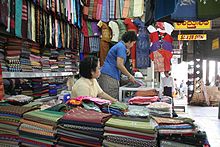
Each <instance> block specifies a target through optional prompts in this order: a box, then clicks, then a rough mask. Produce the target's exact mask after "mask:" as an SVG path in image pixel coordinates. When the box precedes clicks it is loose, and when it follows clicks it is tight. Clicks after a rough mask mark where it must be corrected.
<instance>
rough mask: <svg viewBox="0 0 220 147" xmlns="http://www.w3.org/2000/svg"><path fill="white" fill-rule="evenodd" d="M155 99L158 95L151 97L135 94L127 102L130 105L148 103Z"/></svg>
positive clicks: (157, 99) (157, 98) (156, 99)
mask: <svg viewBox="0 0 220 147" xmlns="http://www.w3.org/2000/svg"><path fill="white" fill-rule="evenodd" d="M157 101H159V97H158V96H152V97H142V96H136V97H133V98H131V99H129V100H128V103H129V104H132V105H149V104H151V103H153V102H157Z"/></svg>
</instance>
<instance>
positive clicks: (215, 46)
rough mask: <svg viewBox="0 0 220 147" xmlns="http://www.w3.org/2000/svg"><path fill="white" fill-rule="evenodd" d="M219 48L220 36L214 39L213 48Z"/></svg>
mask: <svg viewBox="0 0 220 147" xmlns="http://www.w3.org/2000/svg"><path fill="white" fill-rule="evenodd" d="M216 49H219V38H216V39H214V40H212V50H216Z"/></svg>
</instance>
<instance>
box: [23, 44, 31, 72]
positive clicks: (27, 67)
mask: <svg viewBox="0 0 220 147" xmlns="http://www.w3.org/2000/svg"><path fill="white" fill-rule="evenodd" d="M30 48H31V44H30V43H28V42H24V43H23V46H22V48H21V59H20V62H21V70H22V71H24V72H32V66H31V61H30V54H31V50H30Z"/></svg>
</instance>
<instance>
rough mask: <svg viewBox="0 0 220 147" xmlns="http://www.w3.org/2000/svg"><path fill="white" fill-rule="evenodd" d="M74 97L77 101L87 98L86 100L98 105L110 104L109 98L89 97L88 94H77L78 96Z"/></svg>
mask: <svg viewBox="0 0 220 147" xmlns="http://www.w3.org/2000/svg"><path fill="white" fill-rule="evenodd" d="M75 99H76V100H77V101H80V100H83V101H86V100H88V101H91V102H94V103H96V104H98V105H104V104H111V101H109V100H105V99H100V98H93V97H90V96H79V97H76V98H75Z"/></svg>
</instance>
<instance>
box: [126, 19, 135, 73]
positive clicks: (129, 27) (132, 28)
mask: <svg viewBox="0 0 220 147" xmlns="http://www.w3.org/2000/svg"><path fill="white" fill-rule="evenodd" d="M124 24H125V25H126V27H127V31H135V33H137V31H138V28H137V26H136V25H135V24H134V23H133V22H132V21H131V18H126V19H125V20H124ZM131 62H132V67H133V69H134V68H136V43H135V44H134V46H133V47H132V48H131Z"/></svg>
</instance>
